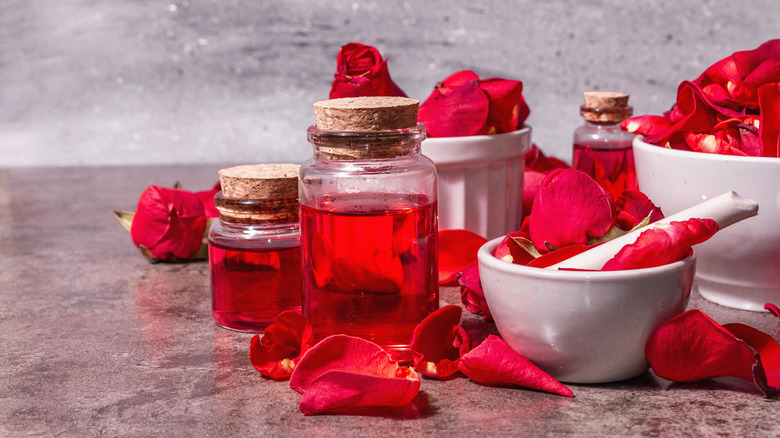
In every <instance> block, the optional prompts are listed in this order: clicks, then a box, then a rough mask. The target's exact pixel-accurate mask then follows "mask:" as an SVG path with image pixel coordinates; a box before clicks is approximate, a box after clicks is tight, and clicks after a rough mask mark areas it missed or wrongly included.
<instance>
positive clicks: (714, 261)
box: [634, 137, 780, 311]
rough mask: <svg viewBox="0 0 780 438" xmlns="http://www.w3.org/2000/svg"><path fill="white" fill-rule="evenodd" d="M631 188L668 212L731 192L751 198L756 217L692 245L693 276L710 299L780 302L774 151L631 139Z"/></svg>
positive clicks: (779, 165) (779, 179) (759, 306)
mask: <svg viewBox="0 0 780 438" xmlns="http://www.w3.org/2000/svg"><path fill="white" fill-rule="evenodd" d="M634 160H635V162H636V173H637V180H638V183H639V190H641V191H642V192H644V193H645V194H646V195H647V196H648V197H649V198H650V199H651V200H652V201H653V202H654V203H655V204H656V205H658V206H659V207H661V210H663V212H664V214H666V215H667V216H668V215H671V214H673V213H676V212H678V211H681V210H684V209H686V208H688V207H690V206H692V205H695V204H698V203H699V202H701V201H702V200H705V199H707V198H708V197H711V196H717V195H719V194H721V193H723V192H727V191H731V190H733V191H735V192H737V193H738V194H739V195H740V196H742V197H745V198H749V199H752V200H754V201H756V202H758V216H756V217H752V218H750V219H747V220H745V221H742V222H739V223H736V224H734V225H732V226H730V227H728V228H726V229H724V230H722V231H718V233H717V234H715V236H713V237H712V238H711V239H710V240H708V241H706V242H704V243H702V244H700V245H697V246H696V253H697V255H698V258H699V262H698V268H697V270H696V282H697V284H698V286H699V291H700V292H701V295H702V296H703V297H704V298H706V299H708V300H710V301H712V302H715V303H718V304H721V305H724V306H728V307H734V308H737V309H743V310H752V311H763V310H764V304H766V303H769V302H771V303H775V304H777V303H780V158H764V157H736V156H730V155H717V154H706V153H701V152H690V151H678V150H673V149H667V148H663V147H659V146H655V145H651V144H648V143H645V142H644V141H643V140H642V137H637V138H636V139H635V140H634Z"/></svg>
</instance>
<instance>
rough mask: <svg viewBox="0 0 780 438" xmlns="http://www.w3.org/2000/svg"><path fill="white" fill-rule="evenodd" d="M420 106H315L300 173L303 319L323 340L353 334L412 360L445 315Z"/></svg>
mask: <svg viewBox="0 0 780 438" xmlns="http://www.w3.org/2000/svg"><path fill="white" fill-rule="evenodd" d="M418 104H419V102H418V101H417V100H414V99H408V98H398V97H362V98H345V99H334V100H329V101H323V102H317V103H315V104H314V107H315V116H316V121H317V124H316V125H315V126H312V127H310V128H309V130H308V139H309V142H311V144H312V145H313V147H314V156H313V157H312V158H311V159H310V160H309V161H307V162H305V163H304V164H303V165H302V166H301V172H300V189H299V192H300V202H301V249H302V254H303V271H304V272H303V290H304V299H303V312H304V314H305V315H306V316H307V317H308V318H309V320H310V322H311V324H312V327H313V330H314V336H315V338H317V339H322V338H323V337H326V336H328V335H331V334H336V333H344V334H348V335H352V336H358V337H362V338H365V339H368V340H371V341H373V342H376V343H377V344H379V345H381V346H382V347H384V348H385V349H386V350H388V351H389V352H390V353H391V354H393V355H394V357H396V358H398V359H401V360H405V359H410V358H411V355H410V353H409V342H410V341H411V337H412V332H413V331H414V328H415V327H416V326H417V324H418V323H419V322H420V321H421V320H422V319H423V318H425V316H427V315H428V314H429V313H431V312H432V311H434V310H436V309H437V308H438V306H439V294H438V266H437V216H436V196H437V194H436V190H437V189H436V167H435V165H434V164H433V162H431V160H429V159H428V158H427V157H424V156H423V155H421V153H420V145H421V143H422V141H423V140H424V139H425V127H424V126H423V125H419V124H417V107H418Z"/></svg>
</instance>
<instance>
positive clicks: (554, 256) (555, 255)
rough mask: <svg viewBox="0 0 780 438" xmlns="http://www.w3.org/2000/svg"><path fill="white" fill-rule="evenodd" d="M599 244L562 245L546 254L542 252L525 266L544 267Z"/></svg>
mask: <svg viewBox="0 0 780 438" xmlns="http://www.w3.org/2000/svg"><path fill="white" fill-rule="evenodd" d="M597 245H600V243H599V244H596V245H569V246H564V247H563V248H559V249H556V250H555V251H550V252H548V253H547V254H544V255H543V256H541V257H537V258H535V259H533V260H531V261H530V262H528V263H527V264H526V266H531V267H534V268H546V267H548V266H552V265H555V264H558V263H560V262H562V261H564V260H566V259H570V258H572V257H574V256H576V255H577V254H579V253H581V252H585V251H587V250H589V249H591V248H593V247H594V246H597Z"/></svg>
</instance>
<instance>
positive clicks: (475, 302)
mask: <svg viewBox="0 0 780 438" xmlns="http://www.w3.org/2000/svg"><path fill="white" fill-rule="evenodd" d="M458 284H459V285H460V300H461V302H462V303H463V305H464V306H466V310H468V311H469V312H471V313H475V314H477V315H482V316H484V317H485V318H492V317H493V316H492V315H491V314H490V309H489V308H488V304H487V300H486V299H485V292H483V291H482V283H480V281H479V263H478V262H474V263H472V264H470V265H468V266H467V267H465V268H464V269H463V271H462V272H461V273H460V275H459V276H458Z"/></svg>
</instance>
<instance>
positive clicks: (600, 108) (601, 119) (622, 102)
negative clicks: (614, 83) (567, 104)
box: [580, 91, 634, 123]
mask: <svg viewBox="0 0 780 438" xmlns="http://www.w3.org/2000/svg"><path fill="white" fill-rule="evenodd" d="M583 95H584V97H585V105H583V106H582V107H580V114H582V117H583V118H584V119H585V120H587V121H588V122H592V123H618V122H622V121H623V120H624V119H626V118H628V117H631V115H632V114H633V113H634V109H633V108H632V107H631V106H629V105H628V98H629V95H628V94H626V93H620V92H616V91H586V92H585V93H583Z"/></svg>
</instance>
